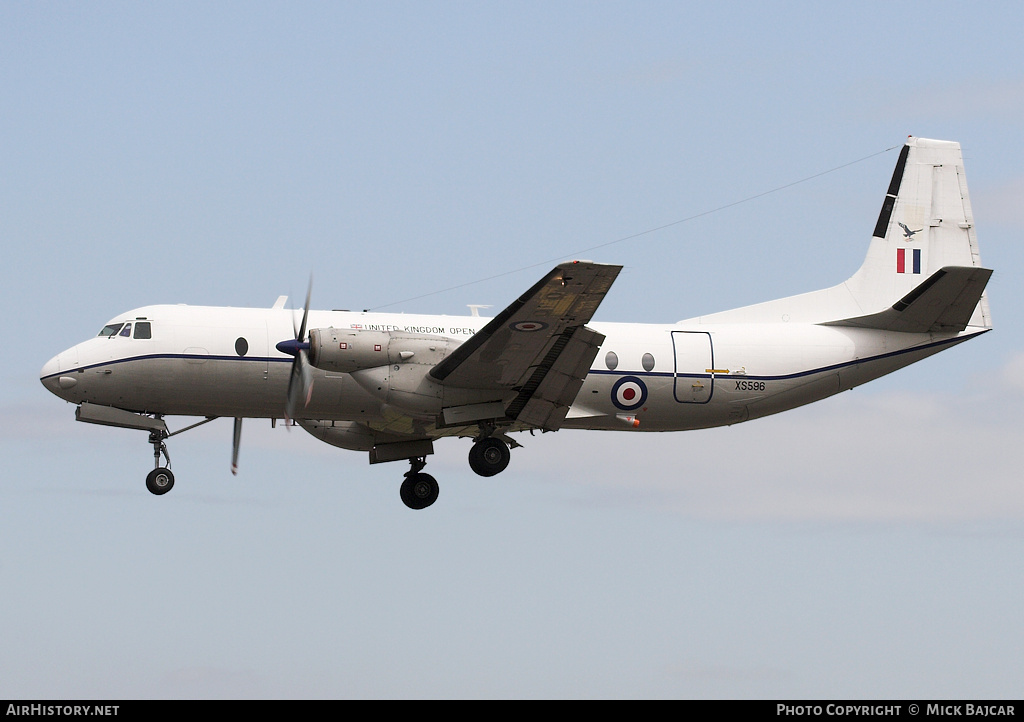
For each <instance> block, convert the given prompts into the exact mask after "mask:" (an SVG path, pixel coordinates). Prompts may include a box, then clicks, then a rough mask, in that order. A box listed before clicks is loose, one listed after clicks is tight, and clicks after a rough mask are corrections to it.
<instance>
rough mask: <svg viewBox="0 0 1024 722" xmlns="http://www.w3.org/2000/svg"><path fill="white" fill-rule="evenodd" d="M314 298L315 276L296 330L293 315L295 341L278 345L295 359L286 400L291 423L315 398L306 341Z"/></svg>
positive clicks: (287, 419)
mask: <svg viewBox="0 0 1024 722" xmlns="http://www.w3.org/2000/svg"><path fill="white" fill-rule="evenodd" d="M312 297H313V276H312V275H310V277H309V286H308V287H307V288H306V303H305V305H304V306H303V307H302V323H301V325H300V326H299V328H298V329H295V315H294V314H292V329H293V330H294V331H295V338H294V340H288V341H282V342H281V343H279V344H277V350H278V351H280V352H281V353H286V354H289V355H291V356H294V357H295V360H294V361H292V371H291V376H290V377H289V379H288V395H287V397H286V399H285V407H284V415H285V420H286V421H288V422H289V423H290V422H291V421H292V420H293V419H294V418H295V416H296V412H298V411H299V409H300V404H301V408H303V409H304V408H306V407H307V406H309V401H310V399H311V398H312V396H313V372H312V367H311V366H310V365H309V355H308V354H307V351H308V350H309V342H308V341H306V324H307V322H308V321H309V301H310V299H311V298H312Z"/></svg>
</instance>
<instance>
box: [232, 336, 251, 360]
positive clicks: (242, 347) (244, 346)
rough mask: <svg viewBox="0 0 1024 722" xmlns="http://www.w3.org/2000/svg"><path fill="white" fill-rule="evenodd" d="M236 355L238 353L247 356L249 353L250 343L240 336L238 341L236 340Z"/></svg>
mask: <svg viewBox="0 0 1024 722" xmlns="http://www.w3.org/2000/svg"><path fill="white" fill-rule="evenodd" d="M235 353H237V354H238V355H239V356H245V355H246V354H247V353H249V342H248V341H246V340H245V339H244V338H242V337H241V336H239V337H238V339H236V340H235Z"/></svg>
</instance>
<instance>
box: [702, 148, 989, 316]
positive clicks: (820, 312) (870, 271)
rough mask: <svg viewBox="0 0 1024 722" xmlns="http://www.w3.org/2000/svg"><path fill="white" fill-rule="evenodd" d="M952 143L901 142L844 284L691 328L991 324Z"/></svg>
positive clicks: (957, 150)
mask: <svg viewBox="0 0 1024 722" xmlns="http://www.w3.org/2000/svg"><path fill="white" fill-rule="evenodd" d="M989 275H991V271H989V270H987V269H982V268H981V260H980V258H979V256H978V240H977V238H976V236H975V234H974V214H973V212H972V211H971V201H970V197H969V196H968V195H967V181H966V179H965V177H964V167H963V156H962V155H961V152H960V144H959V143H956V142H954V141H947V140H928V139H927V138H914V137H911V138H909V139H908V140H907V142H906V144H905V145H904V146H903V148H902V150H901V151H900V157H899V160H897V162H896V170H895V171H894V172H893V174H892V180H891V181H890V182H889V188H888V190H887V192H886V194H885V199H884V200H883V202H882V211H881V212H880V213H879V214H878V221H877V222H876V223H875V230H874V233H873V234H872V238H871V245H870V246H869V247H868V254H867V257H866V258H865V259H864V264H863V265H862V266H861V267H860V269H859V270H858V271H857V272H856V273H855V274H853V276H851V277H850V278H849V280H847V281H846V282H845V283H841V284H839V285H838V286H833V287H832V288H826V289H823V290H821V291H813V292H811V293H804V294H801V295H799V296H790V297H788V298H782V299H778V300H776V301H768V302H766V303H759V304H756V305H754V306H746V307H744V308H738V309H734V310H732V311H724V312H721V313H715V314H711V315H709V316H701V317H700V318H699V319H695V320H697V321H699V322H700V323H736V322H772V321H779V320H787V321H793V322H804V323H818V324H833V325H845V326H862V327H868V328H881V329H886V330H892V331H908V332H910V331H914V332H929V331H931V332H939V331H942V332H958V331H960V330H963V328H964V327H966V326H977V327H981V328H991V327H992V320H991V316H990V315H989V308H988V298H987V297H986V296H985V293H984V289H985V284H986V283H987V281H988V278H989Z"/></svg>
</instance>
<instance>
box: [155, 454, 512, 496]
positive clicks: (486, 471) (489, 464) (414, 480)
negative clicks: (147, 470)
mask: <svg viewBox="0 0 1024 722" xmlns="http://www.w3.org/2000/svg"><path fill="white" fill-rule="evenodd" d="M506 438H507V437H506ZM512 443H513V445H516V446H518V444H516V443H515V442H514V441H513V442H512ZM511 456H512V453H511V452H510V451H509V445H508V444H507V443H506V442H505V441H503V440H502V439H500V438H498V437H496V436H485V437H482V438H479V439H477V440H476V441H475V442H473V447H472V448H471V449H470V450H469V466H470V468H471V469H473V471H475V472H476V473H477V474H479V475H480V476H494V475H495V474H499V473H501V472H502V471H504V470H505V467H507V466H508V462H509V459H510V458H511ZM409 464H410V465H411V468H410V469H409V471H407V472H405V481H403V482H402V488H401V490H400V494H401V497H402V501H403V502H404V503H405V505H406V506H407V507H409V508H410V509H426V508H427V507H428V506H430V505H431V504H433V503H434V502H435V501H437V496H438V493H439V492H440V488H439V487H438V484H437V480H436V479H434V477H432V476H431V475H430V474H424V473H423V467H425V466H426V465H427V459H426V457H425V456H417V457H415V458H412V459H409ZM154 493H155V492H154Z"/></svg>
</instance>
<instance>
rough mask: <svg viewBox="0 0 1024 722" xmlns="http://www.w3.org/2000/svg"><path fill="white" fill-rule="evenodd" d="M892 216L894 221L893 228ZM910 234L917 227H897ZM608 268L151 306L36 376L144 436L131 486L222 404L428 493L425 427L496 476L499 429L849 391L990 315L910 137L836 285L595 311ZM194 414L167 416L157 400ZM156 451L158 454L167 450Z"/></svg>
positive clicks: (962, 202)
mask: <svg viewBox="0 0 1024 722" xmlns="http://www.w3.org/2000/svg"><path fill="white" fill-rule="evenodd" d="M901 229H903V230H902V231H901ZM908 229H913V231H912V232H908ZM621 268H622V267H621V266H616V265H605V264H598V263H592V262H589V261H574V262H571V263H561V264H559V265H558V266H556V267H555V268H553V269H552V270H551V271H550V272H549V273H547V274H545V275H544V277H543V278H541V279H540V280H539V281H537V283H535V284H534V285H533V286H531V287H530V288H529V289H528V290H527V291H526V292H525V293H523V294H522V296H520V297H519V298H518V299H516V300H515V301H514V302H513V303H512V304H510V305H509V306H508V308H506V309H505V310H503V311H502V312H501V313H498V314H497V315H496V316H494V317H493V318H490V319H487V318H482V317H479V316H476V315H474V316H467V317H452V316H430V315H408V314H388V313H371V312H361V313H359V312H348V311H315V310H310V309H309V295H308V294H307V296H306V303H305V308H304V310H303V312H302V314H301V321H299V318H300V317H299V316H298V312H297V311H292V310H289V309H288V308H286V307H285V303H286V299H285V298H284V297H282V298H279V299H278V301H277V303H275V304H274V305H273V307H271V308H221V307H197V306H186V305H160V306H146V307H144V308H137V309H134V310H131V311H127V312H126V313H122V314H119V315H118V316H116V317H115V318H113V319H112V320H111V321H110V322H109V323H108V324H106V325H105V326H104V327H103V329H102V330H101V331H100V333H99V335H98V336H96V337H95V338H92V339H89V340H88V341H84V342H83V343H80V344H78V345H76V346H73V347H71V348H70V349H68V350H66V351H63V352H61V353H59V354H57V355H56V356H55V357H54V358H52V359H51V360H50V361H48V362H47V363H46V365H45V366H43V369H42V373H41V375H40V379H41V381H42V383H43V385H44V386H45V387H46V388H47V389H49V390H50V391H52V392H53V393H54V394H56V395H57V396H59V397H60V398H62V399H65V400H66V401H68V402H71V403H74V404H76V405H77V409H76V412H75V416H76V418H77V419H78V420H79V421H85V422H90V423H96V424H105V425H110V426H118V427H124V428H130V429H139V430H144V431H148V432H149V443H151V444H152V445H153V456H154V466H155V468H154V470H153V471H152V472H150V473H149V476H148V477H147V479H146V486H147V487H148V489H149V490H150V491H151V492H152V493H154V494H164V493H166V492H167V491H169V490H170V489H171V487H172V486H173V484H174V476H173V474H172V473H171V471H170V468H169V467H170V457H169V455H168V453H167V446H166V443H165V442H166V439H167V438H168V437H170V436H173V435H175V434H179V433H181V432H183V431H186V430H188V429H191V428H194V427H195V426H198V425H200V424H204V423H207V422H208V421H212V420H213V419H215V418H220V417H230V418H233V419H234V443H233V450H232V462H231V463H232V471H233V472H235V471H237V461H238V449H239V440H240V436H241V428H242V419H243V418H265V419H270V420H271V423H275V422H276V420H277V419H286V420H288V421H287V422H288V423H291V424H298V425H299V426H301V427H302V428H303V429H305V430H306V431H308V432H309V433H311V434H312V435H313V436H315V437H316V438H318V439H320V440H322V441H325V442H327V443H328V444H333V445H335V446H339V447H341V448H344V449H352V450H356V451H364V452H369V459H370V463H371V464H375V463H380V462H387V461H399V460H408V461H409V462H410V464H411V469H410V470H409V471H408V472H406V473H405V481H404V482H403V483H402V485H401V498H402V500H403V501H404V502H405V504H406V505H407V506H409V507H410V508H413V509H422V508H425V507H427V506H429V505H430V504H432V503H433V502H434V501H435V500H436V499H437V496H438V484H437V482H436V481H435V480H434V478H433V477H431V476H430V475H429V474H426V473H424V472H423V468H424V466H425V464H426V457H427V456H428V455H429V454H432V453H433V450H434V442H435V441H436V440H437V439H439V438H442V437H446V436H454V437H463V438H470V439H472V446H471V447H470V451H469V463H470V466H471V467H472V469H473V471H475V472H476V473H477V474H480V475H481V476H493V475H494V474H497V473H499V472H501V471H503V470H504V469H505V467H506V466H507V465H508V463H509V457H510V448H516V447H519V446H520V444H519V443H517V442H516V441H515V440H514V439H513V438H512V437H511V436H510V434H512V433H515V432H521V431H526V430H531V431H532V430H536V429H540V430H543V431H556V430H558V429H602V430H622V431H632V432H641V431H681V430H687V429H700V428H707V427H713V426H721V425H725V424H736V423H739V422H742V421H747V420H750V419H755V418H758V417H761V416H766V415H768V414H774V413H778V412H780V411H785V410H787V409H792V408H795V407H797V406H801V405H803V404H808V403H811V402H813V401H818V400H819V399H823V398H825V397H827V396H832V395H833V394H836V393H839V392H840V391H844V390H846V389H850V388H853V387H854V386H858V385H860V384H863V383H865V382H866V381H871V380H872V379H875V378H878V377H879V376H883V375H884V374H888V373H890V372H892V371H895V370H897V369H899V368H902V367H904V366H907V365H908V364H912V363H914V362H915V361H919V360H921V359H923V358H925V357H927V356H931V355H932V354H934V353H938V352H939V351H942V350H944V349H947V348H949V347H951V346H955V345H956V344H959V343H962V342H963V341H966V340H968V339H971V338H974V337H975V336H978V335H980V334H982V333H985V332H987V331H989V330H991V328H992V323H991V317H990V315H989V308H988V300H987V298H986V295H985V286H986V284H987V283H988V279H989V277H990V276H991V274H992V271H991V270H989V269H986V268H982V267H981V262H980V260H979V256H978V244H977V240H976V237H975V231H974V216H973V214H972V212H971V204H970V200H969V198H968V194H967V184H966V181H965V179H964V169H963V158H962V155H961V152H960V145H959V144H958V143H956V142H951V141H938V140H927V139H924V138H913V137H911V138H910V139H908V140H907V142H906V144H905V145H904V146H903V148H902V151H901V152H900V155H899V160H898V161H897V163H896V170H895V172H894V173H893V176H892V180H891V182H890V184H889V188H888V190H887V191H886V194H885V199H884V201H883V203H882V210H881V213H880V214H879V216H878V221H877V223H876V224H875V228H874V233H873V234H872V239H871V242H870V245H869V247H868V252H867V257H866V259H865V261H864V264H863V265H862V266H861V268H860V269H859V270H858V271H857V272H856V273H854V274H853V276H851V277H850V278H849V279H848V280H847V281H845V282H843V283H841V284H839V285H837V286H833V287H832V288H827V289H823V290H820V291H814V292H811V293H804V294H801V295H797V296H791V297H788V298H783V299H779V300H774V301H768V302H766V303H760V304H756V305H753V306H746V307H743V308H738V309H734V310H731V311H724V312H722V313H715V314H712V315H709V316H701V317H697V318H691V319H687V320H685V321H680V322H679V323H675V324H647V323H596V322H592V318H593V316H594V314H595V312H596V311H597V308H598V306H599V305H600V303H601V301H602V300H603V299H604V297H605V294H607V293H608V291H609V289H610V288H611V286H612V283H613V282H614V281H615V278H616V276H617V275H618V273H619V271H620V270H621ZM174 415H181V416H198V417H206V418H205V420H203V421H199V422H198V423H196V424H192V425H191V426H187V427H185V428H182V429H180V430H178V431H174V432H171V431H170V430H169V429H168V426H167V424H166V422H165V417H166V416H174ZM161 455H162V456H163V458H164V459H165V460H166V466H165V465H161Z"/></svg>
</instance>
